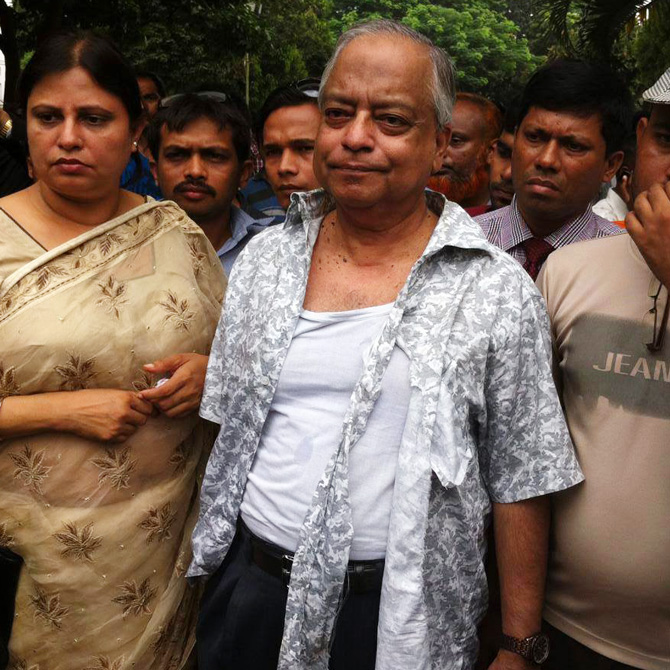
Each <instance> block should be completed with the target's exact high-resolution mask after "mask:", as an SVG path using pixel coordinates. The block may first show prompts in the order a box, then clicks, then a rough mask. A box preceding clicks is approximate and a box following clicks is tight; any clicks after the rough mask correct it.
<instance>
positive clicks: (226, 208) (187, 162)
mask: <svg viewBox="0 0 670 670" xmlns="http://www.w3.org/2000/svg"><path fill="white" fill-rule="evenodd" d="M250 142H251V128H250V124H249V121H248V119H247V115H246V114H245V112H244V110H242V109H241V108H240V105H239V104H238V103H236V102H233V101H231V99H230V97H229V96H228V95H227V94H225V93H219V92H216V91H205V92H199V93H183V94H179V95H175V96H172V97H171V98H168V99H167V100H164V101H163V102H162V107H161V108H160V109H159V111H158V112H157V114H156V116H155V117H154V120H153V122H152V126H151V131H150V134H149V146H150V149H151V153H152V154H153V156H154V157H155V159H156V177H157V180H158V184H159V186H160V188H161V190H162V192H163V194H164V196H165V198H166V199H169V200H174V201H175V202H176V203H177V204H178V205H179V206H180V207H181V208H182V209H183V210H184V211H185V212H186V213H187V214H188V215H189V217H191V219H193V220H194V221H195V222H196V223H197V224H198V225H199V226H200V227H201V228H202V229H203V230H204V231H205V235H207V239H208V240H209V241H210V242H211V243H212V246H213V247H214V248H215V249H216V250H217V254H218V256H219V258H220V259H221V263H222V265H223V269H224V270H225V272H226V274H227V275H228V274H230V270H231V269H232V266H233V263H234V262H235V259H236V258H237V256H238V254H239V253H240V251H241V250H242V249H243V248H244V247H245V246H246V244H247V243H248V242H249V240H250V239H251V238H252V237H253V236H254V235H255V234H257V233H259V232H261V231H262V230H264V229H265V228H267V226H269V225H270V224H271V223H273V219H272V218H262V219H254V218H253V217H252V216H250V215H249V214H248V213H247V212H244V211H242V210H241V209H240V208H239V207H236V206H235V205H234V204H233V200H234V198H235V195H236V194H237V190H238V188H240V186H242V185H244V184H245V183H246V182H247V180H248V178H249V176H250V174H251V171H252V162H251V159H250Z"/></svg>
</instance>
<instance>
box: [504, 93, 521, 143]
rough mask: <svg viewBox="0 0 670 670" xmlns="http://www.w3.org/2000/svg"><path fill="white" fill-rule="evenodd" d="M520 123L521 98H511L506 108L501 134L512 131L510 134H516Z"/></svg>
mask: <svg viewBox="0 0 670 670" xmlns="http://www.w3.org/2000/svg"><path fill="white" fill-rule="evenodd" d="M518 125H519V98H518V97H516V98H513V99H512V100H510V102H509V103H508V104H507V107H505V108H504V113H503V124H502V130H501V131H500V134H501V135H502V133H510V135H514V132H515V131H516V127H517V126H518Z"/></svg>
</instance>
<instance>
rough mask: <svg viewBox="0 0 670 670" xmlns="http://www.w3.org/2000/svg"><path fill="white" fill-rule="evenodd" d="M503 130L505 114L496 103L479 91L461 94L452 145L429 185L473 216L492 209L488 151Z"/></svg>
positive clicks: (454, 116)
mask: <svg viewBox="0 0 670 670" xmlns="http://www.w3.org/2000/svg"><path fill="white" fill-rule="evenodd" d="M501 129H502V114H501V112H500V109H499V108H498V107H497V106H496V105H495V104H493V103H492V102H491V101H490V100H487V99H486V98H484V97H482V96H481V95H477V94H475V93H458V94H457V95H456V104H455V105H454V112H453V117H452V120H451V138H450V140H449V146H448V147H447V152H446V154H445V157H444V161H443V163H442V167H441V168H440V169H439V171H438V172H437V173H436V174H435V175H433V177H431V179H430V180H429V182H428V187H429V188H431V189H433V190H434V191H438V192H439V193H442V194H443V195H446V196H447V198H448V199H449V200H451V201H452V202H455V203H457V204H459V205H460V206H461V207H463V209H465V211H466V212H467V213H468V214H470V216H477V215H478V214H483V213H484V212H486V211H488V208H489V167H488V164H487V153H488V149H489V147H490V146H491V143H492V142H493V141H494V140H495V139H496V137H498V136H499V135H500V131H501Z"/></svg>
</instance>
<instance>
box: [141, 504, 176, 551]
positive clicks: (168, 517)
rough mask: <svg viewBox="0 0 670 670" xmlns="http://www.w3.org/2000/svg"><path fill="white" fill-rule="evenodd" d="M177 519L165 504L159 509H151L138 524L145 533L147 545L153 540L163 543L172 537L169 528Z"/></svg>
mask: <svg viewBox="0 0 670 670" xmlns="http://www.w3.org/2000/svg"><path fill="white" fill-rule="evenodd" d="M176 518H177V514H176V512H173V511H172V505H171V504H170V503H169V502H168V503H165V505H163V506H162V507H161V508H160V509H158V508H156V507H152V508H151V509H150V510H149V511H148V512H147V516H146V517H145V518H144V519H143V520H142V521H141V522H140V523H139V524H138V526H139V527H140V528H142V529H143V530H146V531H147V538H146V542H147V544H151V543H152V542H153V541H154V540H156V539H157V540H158V541H159V542H164V541H165V540H169V539H170V538H171V537H172V534H171V533H170V527H171V526H172V524H173V523H174V522H175V520H176Z"/></svg>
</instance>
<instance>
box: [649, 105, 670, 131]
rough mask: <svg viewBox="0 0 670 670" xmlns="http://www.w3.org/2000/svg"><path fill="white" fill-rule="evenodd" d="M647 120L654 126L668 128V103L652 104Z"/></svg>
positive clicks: (669, 118) (669, 108)
mask: <svg viewBox="0 0 670 670" xmlns="http://www.w3.org/2000/svg"><path fill="white" fill-rule="evenodd" d="M649 122H650V123H651V125H653V126H654V127H659V128H670V104H668V105H660V104H659V105H652V108H651V116H650V117H649Z"/></svg>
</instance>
